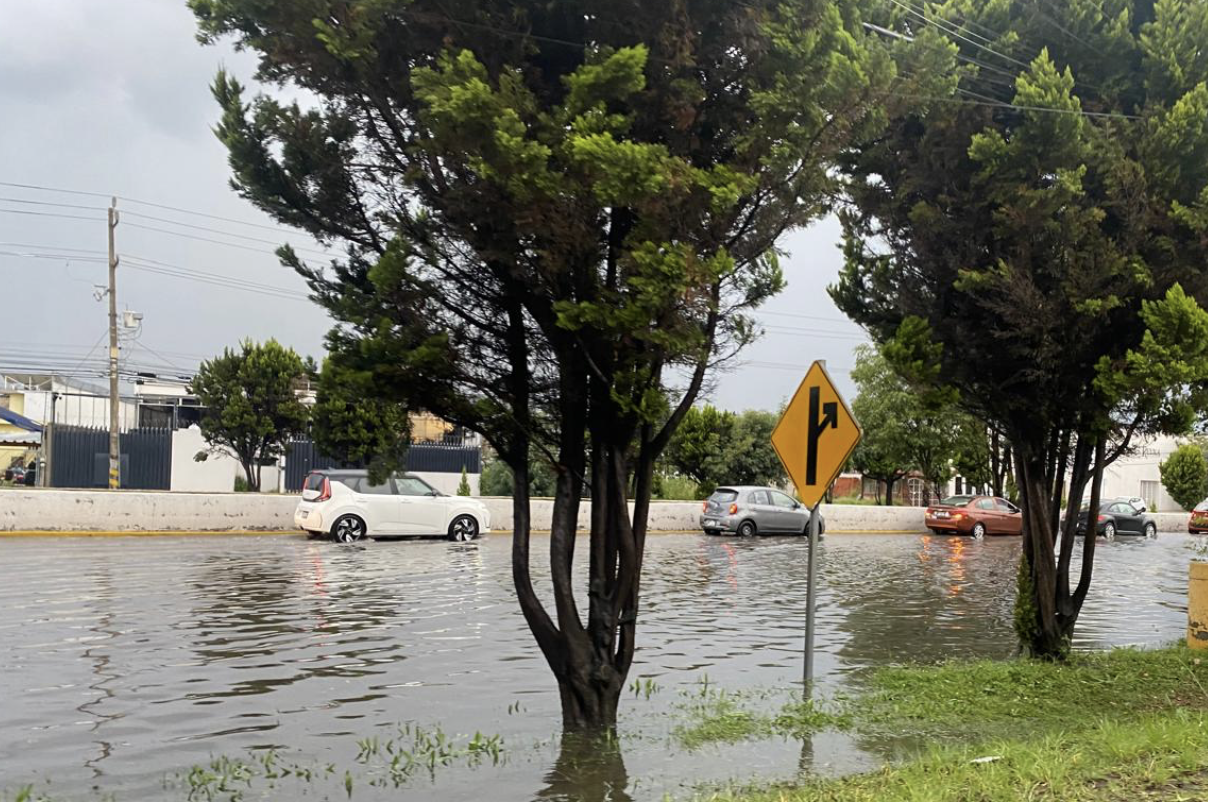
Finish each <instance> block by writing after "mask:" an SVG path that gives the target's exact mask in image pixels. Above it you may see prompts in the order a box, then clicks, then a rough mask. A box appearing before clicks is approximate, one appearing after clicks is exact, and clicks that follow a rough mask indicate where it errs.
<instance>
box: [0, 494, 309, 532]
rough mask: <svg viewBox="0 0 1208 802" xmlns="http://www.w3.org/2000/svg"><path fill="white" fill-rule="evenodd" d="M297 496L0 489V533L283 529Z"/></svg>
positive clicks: (290, 519)
mask: <svg viewBox="0 0 1208 802" xmlns="http://www.w3.org/2000/svg"><path fill="white" fill-rule="evenodd" d="M296 506H298V497H297V496H293V495H289V496H279V495H270V494H260V493H167V492H161V493H154V492H142V491H138V490H118V491H103V490H0V532H4V531H9V532H12V531H39V532H40V531H49V532H55V531H77V530H78V531H112V532H123V531H135V532H137V531H148V530H150V531H158V530H167V531H172V530H190V531H193V530H196V531H207V532H209V531H214V532H221V531H229V530H286V529H293V528H294V508H295V507H296Z"/></svg>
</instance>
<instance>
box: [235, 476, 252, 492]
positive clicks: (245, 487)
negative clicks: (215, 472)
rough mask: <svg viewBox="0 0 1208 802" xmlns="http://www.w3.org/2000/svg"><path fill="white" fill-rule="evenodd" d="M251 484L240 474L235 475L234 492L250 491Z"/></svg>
mask: <svg viewBox="0 0 1208 802" xmlns="http://www.w3.org/2000/svg"><path fill="white" fill-rule="evenodd" d="M251 489H252V488H251V486H250V485H249V484H248V483H247V479H246V478H245V477H242V476H236V477H235V492H236V493H247V492H250V491H251Z"/></svg>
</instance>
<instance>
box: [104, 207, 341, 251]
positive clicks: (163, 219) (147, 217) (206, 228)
mask: <svg viewBox="0 0 1208 802" xmlns="http://www.w3.org/2000/svg"><path fill="white" fill-rule="evenodd" d="M123 214H124V215H125V216H127V217H139V218H142V219H144V220H154V221H155V222H157V223H170V224H171V225H174V226H182V227H183V228H191V229H194V230H196V231H209V232H211V233H214V234H222V235H223V236H225V237H236V238H238V239H242V240H248V241H250V242H263V243H267V244H268V245H278V246H279V245H282V244H288V243H282V242H280V241H278V240H271V239H265V238H263V237H249V236H247V235H246V234H236V233H235V232H233V231H224V230H223V229H221V228H211V227H210V226H195V225H193V224H192V223H184V222H181V221H180V220H170V219H168V218H166V217H154V216H152V215H149V214H143V213H142V212H132V211H129V210H127V211H125V212H123ZM152 230H159V229H152ZM290 247H292V248H293V249H294V250H295V251H303V252H306V253H314V254H318V255H319V256H330V255H331V253H330V252H329V251H321V250H319V249H317V248H303V247H300V246H298V245H293V244H290Z"/></svg>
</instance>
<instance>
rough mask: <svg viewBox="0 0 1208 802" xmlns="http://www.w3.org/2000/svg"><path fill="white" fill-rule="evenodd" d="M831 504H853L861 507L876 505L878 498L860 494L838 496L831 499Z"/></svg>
mask: <svg viewBox="0 0 1208 802" xmlns="http://www.w3.org/2000/svg"><path fill="white" fill-rule="evenodd" d="M829 503H831V504H853V505H856V506H860V507H875V506H877V500H876V499H875V498H860V497H859V496H836V497H835V498H833V499H831V500H830V502H829Z"/></svg>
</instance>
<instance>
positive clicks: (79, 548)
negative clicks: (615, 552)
mask: <svg viewBox="0 0 1208 802" xmlns="http://www.w3.org/2000/svg"><path fill="white" fill-rule="evenodd" d="M510 545H511V544H510V539H509V538H508V537H506V536H491V537H487V538H485V539H482V540H480V541H477V542H475V543H470V544H452V543H447V542H444V541H424V542H377V543H366V544H363V545H357V546H336V545H333V544H330V543H325V542H318V541H308V540H305V539H303V538H296V537H251V538H237V537H231V538H227V537H213V538H183V537H182V538H129V539H127V538H114V539H95V540H94V539H71V538H46V539H19V540H11V541H6V542H3V543H0V700H3V702H2V707H0V798H2V797H3V792H4V791H8V792H10V793H11V792H13V791H15V789H16V788H18V787H20V786H21V785H23V784H26V783H32V784H34V785H35V788H36V789H37V790H39V791H42V792H43V793H48V794H53V795H54V798H55V799H73V800H74V799H90V800H91V799H100V798H103V796H104V795H105V794H110V795H112V796H113V797H114V798H116V799H118V800H151V799H156V800H158V799H183V798H186V797H187V796H188V792H189V788H190V786H189V782H188V780H187V779H186V778H184V777H183V776H182V775H183V773H185V772H187V771H188V770H189V768H190V767H191V766H193V765H195V764H203V763H207V762H209V761H210V759H211V758H212V757H216V756H219V755H229V756H236V755H241V756H244V757H246V756H247V755H248V752H247V750H249V749H254V750H264V749H268V748H271V747H277V748H280V749H281V750H282V752H281V755H282V756H288V758H289V760H291V761H293V762H294V763H297V764H305V765H313V766H316V767H320V768H318V769H316V770H317V771H319V773H320V774H324V775H325V779H323V781H314V782H307V783H303V784H302V785H300V786H296V787H295V786H291V787H290V790H289V792H288V793H285V792H284V791H282V789H281V788H278V789H277V791H276V792H256V793H251V794H248V795H247V796H245V798H248V799H259V798H263V799H274V798H294V797H298V796H306V797H307V798H315V799H323V798H331V799H341V798H344V799H346V798H347V796H346V788H345V783H346V782H350V783H354V784H355V787H356V794H355V796H354V797H353V798H354V799H378V798H381V799H386V798H389V799H403V800H435V799H439V800H448V801H450V802H452V801H453V800H480V799H493V800H496V799H497V800H530V799H553V800H579V799H584V800H588V799H599V800H603V799H613V800H627V799H632V800H659V799H662V798H663V795H664V794H665V793H670V794H672V795H686V794H688V793H690V791H691V789H692V788H693V787H695V786H696V785H697V784H699V783H702V782H726V781H729V780H738V781H741V780H744V779H755V778H760V779H765V780H773V779H788V778H791V777H793V776H794V775H795V774H796V773H797V772H798V771H799V770H805V771H814V772H819V773H823V774H835V773H842V772H849V771H853V770H860V769H864V768H868V767H871V766H874V765H876V764H877V763H878V762H880V761H882V760H884V759H885V758H886V757H888V756H892V755H893V754H894V753H895V746H894V745H893V744H878V743H875V742H868V741H859V740H856V738H855V736H850V737H849V736H839V735H829V736H816V737H815V738H814V739H813V741H812V743H808V744H806V745H805V746H804V748H803V745H802V744H801V743H800V742H798V741H784V740H773V741H760V742H757V743H746V744H741V743H740V744H733V745H725V746H707V747H704V748H701V749H699V750H696V751H689V750H686V749H682V748H680V747H679V746H677V745H676V743H675V741H674V739H672V738H671V737H670V735H669V733H670V732H671V731H672V729H673V728H674V726H675V724H676V721H677V715H678V712H677V711H679V710H680V708H681V707H682V706H683V702H684V698H685V697H686V696H687V695H690V694H692V693H694V689H696V688H699V687H700V686H701V683H702V681H704V680H705V678H706V677H707V682H708V683H709V684H710V685H712V686H714V687H719V688H724V689H731V690H738V689H752V688H755V689H768V690H772V689H786V688H790V687H791V686H792V685H793V684H794V683H795V682H798V681H799V679H800V675H801V670H802V657H801V646H802V630H803V621H804V619H803V606H804V599H805V591H806V588H805V568H806V564H805V556H806V551H805V544H804V543H803V542H801V541H800V540H798V539H783V538H768V539H759V540H753V541H739V540H727V539H720V538H709V537H704V536H695V535H666V536H652V537H651V539H650V541H649V544H648V547H647V565H646V571H645V579H644V584H643V610H642V618H641V621H640V624H639V641H638V644H639V648H638V654H637V657H636V660H635V665H634V670H633V672H632V674H631V679H641V680H646V679H649V680H650V681H651V684H648V685H647V686H646V688H647V692H638V693H636V694H629V695H627V697H626V698H625V700H624V701H623V702H622V714H621V716H622V721H621V742H620V745H619V746H620V749H619V751H618V752H617V753H616V754H615V755H608V756H605V759H602V760H600V761H599V762H598V763H595V762H593V763H591V764H590V765H588V764H585V763H583V762H582V761H581V760H580V759H579V758H577V757H576V756H575V755H574V753H573V752H571V751H570V750H560V744H559V742H558V737H557V734H558V730H559V721H558V698H557V693H556V691H555V688H554V684H553V680H552V677H551V676H550V674H549V671H548V669H547V668H546V666H545V664H544V662H543V660H542V658H541V656H540V654H539V653H538V652H537V650H536V647H535V646H534V644H533V642H532V640H531V637H530V635H529V634H528V631H527V629H526V627H525V625H524V621H523V619H522V617H521V616H520V613H519V611H518V609H517V607H516V604H515V601H514V595H513V592H512V589H511V572H510V562H509V561H510ZM545 545H546V543H545V541H543V540H542V539H541V538H535V542H534V553H543V552H544V550H545V548H544V547H545ZM822 548H823V554H822V563H821V579H822V581H823V584H822V585H821V587H820V593H819V619H818V642H817V646H818V655H817V658H816V664H815V665H816V671H817V674H818V678H819V681H820V685H821V687H822V692H823V693H824V694H829V693H835V692H841V691H844V690H850V689H853V688H855V687H857V686H858V682H859V677H860V673H861V671H862V670H864V669H867V668H868V667H870V666H877V665H884V664H886V663H891V662H908V661H935V660H941V659H946V658H952V657H994V658H1002V657H1008V656H1010V655H1011V654H1012V652H1013V649H1014V637H1013V634H1012V631H1011V619H1012V604H1013V597H1014V577H1015V570H1016V565H1017V560H1018V555H1019V542H1018V539H994V538H989V539H987V540H985V541H984V542H975V541H970V540H964V539H955V538H946V537H932V536H885V535H876V536H860V535H845V536H834V537H831V538H828V539H827V540H826V541H825V542H824V544H823V547H822ZM1192 555H1193V550H1192V544H1191V539H1190V538H1188V537H1187V536H1184V535H1163V536H1162V537H1160V538H1159V539H1158V540H1156V541H1145V540H1124V539H1121V540H1118V541H1116V542H1114V543H1103V542H1101V543H1100V548H1099V550H1098V559H1097V563H1098V565H1097V568H1096V584H1095V586H1094V588H1093V589H1092V591H1091V595H1090V598H1089V599H1088V601H1087V605H1086V608H1085V610H1084V612H1083V615H1082V618H1081V620H1080V625H1079V630H1078V642H1077V644H1076V645H1077V646H1078V647H1079V648H1100V647H1104V646H1109V645H1120V644H1146V645H1157V644H1161V643H1166V642H1169V641H1172V640H1177V639H1179V638H1181V637H1182V635H1183V633H1184V629H1185V626H1186V614H1185V611H1186V587H1187V578H1186V577H1187V564H1188V561H1189V560H1190V559H1191V557H1192ZM538 582H539V583H540V584H541V585H542V586H544V585H546V584H548V583H547V582H546V581H545V577H544V576H540V575H539V577H538ZM406 724H411V725H412V726H414V727H419V728H423V729H424V731H425V732H427V733H433V732H435V731H436V728H439V729H440V731H442V732H443V733H445V734H446V735H447V736H449V737H450V738H452V737H454V736H456V735H464V736H470V735H472V734H474V733H475V732H478V733H482V735H483V736H499V738H500V739H501V741H502V745H503V750H502V757H501V756H500V755H499V754H495V753H491V752H490V750H488V751H487V752H484V753H482V754H481V755H479V757H477V758H476V759H474V760H464V759H461V758H458V759H457V760H453V761H451V762H450V765H448V766H439V765H438V766H436V767H435V768H434V769H433V770H432V771H430V772H429V771H422V772H416V773H415V774H414V775H412V776H408V777H407V778H406V780H405V782H403V783H401V785H400V787H398V788H395V787H394V786H393V784H392V783H391V784H387V787H381V788H375V787H372V786H370V785H369V784H368V783H369V782H371V781H372V780H373V779H374V778H375V777H376V778H377V779H378V780H380V779H381V777H382V774H381V771H378V772H377V773H376V774H375V773H374V772H375V769H374V761H373V760H368V761H367V762H368V763H369V765H364V764H363V763H358V762H357V757H358V753H359V752H360V753H361V755H362V758H364V744H363V743H362V744H360V745H358V740H360V739H365V738H369V737H372V736H375V735H377V736H379V737H380V739H381V740H382V741H383V742H384V741H386V740H388V739H389V738H391V736H392V735H396V734H397V732H398V727H399V725H406ZM411 735H412V736H414V732H412V733H411ZM463 740H464V739H463ZM328 765H330V766H331V767H332V768H331V769H330V770H328V769H327V768H326V767H327V766H328ZM379 768H380V767H379ZM346 771H348V772H349V775H348V777H347V778H346V777H345V772H346ZM328 775H329V776H328ZM321 779H322V778H321ZM201 798H205V797H204V796H203V797H201ZM215 798H222V799H225V798H228V797H226V796H216V797H215Z"/></svg>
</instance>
